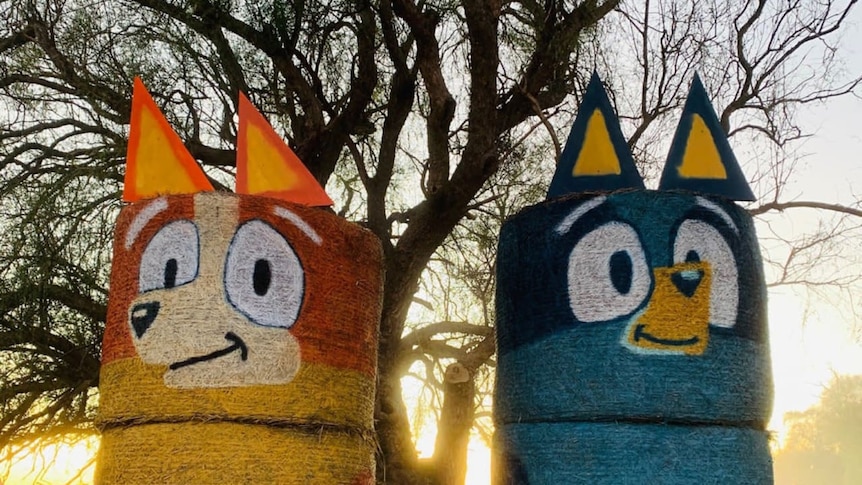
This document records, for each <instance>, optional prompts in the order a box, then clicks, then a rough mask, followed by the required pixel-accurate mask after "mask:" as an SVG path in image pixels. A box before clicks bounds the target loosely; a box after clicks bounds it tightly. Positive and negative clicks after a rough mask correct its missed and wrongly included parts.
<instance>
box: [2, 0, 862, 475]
mask: <svg viewBox="0 0 862 485" xmlns="http://www.w3.org/2000/svg"><path fill="white" fill-rule="evenodd" d="M854 3H855V2H854V1H850V2H848V3H846V4H838V3H837V2H833V1H823V2H818V3H817V4H816V5H813V4H809V3H806V2H790V3H785V2H769V1H766V0H761V1H753V0H747V1H728V0H708V1H704V2H696V3H695V2H681V1H674V0H652V1H647V2H622V1H621V0H603V1H602V0H583V1H571V0H546V1H542V2H536V1H532V0H525V1H513V2H499V1H497V0H462V1H445V0H433V1H422V2H415V1H414V0H381V1H376V2H368V1H364V0H331V1H328V2H293V1H286V0H275V1H254V0H245V1H234V2H230V1H225V0H109V1H88V0H23V1H12V2H10V1H9V0H5V1H4V0H0V4H3V5H4V8H3V9H2V11H3V12H4V13H3V14H2V15H3V23H2V25H3V26H2V27H0V53H2V56H0V103H2V106H3V110H2V111H0V123H2V125H0V126H2V129H0V196H2V203H0V207H2V211H3V216H4V221H5V222H4V225H5V227H4V228H5V232H6V237H4V238H3V241H2V243H0V272H2V280H0V362H2V364H3V365H4V366H5V367H7V368H9V369H14V370H11V371H10V372H9V373H7V374H5V375H4V377H3V378H2V382H0V397H2V400H0V402H2V403H3V404H2V405H0V447H3V446H5V445H10V444H15V443H20V442H23V441H27V440H30V439H32V438H35V437H42V436H46V435H51V434H58V433H65V432H67V431H69V430H82V429H83V430H86V429H88V426H89V424H90V422H91V420H92V416H93V413H94V406H95V405H96V402H95V395H96V391H95V388H96V386H97V385H98V367H99V366H98V356H99V350H98V347H99V344H98V343H99V340H100V331H101V328H102V325H103V321H104V314H105V301H106V295H107V288H106V281H107V278H106V271H107V268H108V266H109V264H108V260H109V254H108V249H107V248H108V241H109V238H110V232H111V229H110V228H111V221H112V218H113V216H114V215H115V213H116V210H117V208H118V204H119V202H118V199H119V196H118V193H119V190H120V183H121V180H122V166H123V161H124V160H123V156H124V150H125V136H126V130H127V123H128V116H129V108H130V102H129V100H130V87H131V79H132V77H133V76H135V75H139V76H141V77H142V78H143V79H144V80H145V82H146V83H147V85H148V87H149V88H150V90H151V92H152V93H153V94H154V96H155V98H156V100H157V101H158V102H159V103H160V105H161V106H162V109H163V111H164V112H165V113H166V114H167V116H168V117H169V120H170V121H171V124H172V125H173V126H174V127H175V129H177V131H178V132H179V133H180V135H181V137H182V139H183V140H185V142H186V145H187V147H188V148H189V150H190V151H191V153H192V154H193V155H194V156H195V157H196V158H197V159H198V160H199V161H200V162H201V163H202V165H204V167H205V168H206V169H207V171H208V173H209V175H210V176H211V177H212V178H213V180H214V182H215V184H216V186H217V187H218V188H225V187H227V186H230V185H231V184H230V179H231V178H232V174H233V166H234V154H233V145H234V140H235V136H236V128H235V126H234V123H233V116H234V115H235V113H236V99H237V93H238V91H243V92H246V93H247V94H248V95H249V96H250V97H251V99H252V100H253V102H254V103H255V104H256V105H257V106H258V107H259V108H261V109H262V110H263V112H264V113H265V114H266V115H267V117H268V118H269V119H270V120H271V121H272V122H273V123H274V124H275V125H276V126H277V128H278V129H280V130H281V131H282V132H283V133H284V134H285V137H286V138H287V139H288V140H289V142H290V143H291V145H292V146H293V147H294V149H295V151H296V152H297V154H298V155H299V156H300V158H301V159H302V160H304V161H305V163H306V164H307V165H308V167H309V169H310V170H311V171H312V173H313V174H314V175H315V177H316V178H317V179H318V180H319V181H321V182H323V183H327V184H328V187H329V191H330V192H331V193H333V194H334V195H335V196H336V197H337V198H338V206H337V207H336V209H337V211H338V213H339V214H340V215H342V216H345V217H348V218H350V219H354V220H357V221H359V222H361V223H362V224H364V225H366V226H367V227H368V228H369V229H370V230H371V231H373V232H374V233H375V234H376V235H377V236H378V237H379V238H380V240H381V241H382V243H383V247H384V255H385V269H386V274H387V278H386V285H385V292H384V302H383V316H382V319H381V322H380V329H381V332H380V348H379V387H378V395H377V406H376V423H377V437H378V440H379V443H380V450H381V455H380V457H379V466H378V473H379V479H380V480H381V481H387V482H389V483H399V484H410V483H424V482H431V483H434V482H438V483H457V482H459V481H462V480H463V478H461V477H463V470H462V465H463V463H464V460H463V456H464V453H465V452H466V439H465V436H466V434H468V433H469V432H470V428H471V426H472V424H473V422H474V418H475V417H476V415H477V413H476V407H477V406H479V403H478V402H477V399H476V397H475V396H477V395H478V396H481V395H483V394H487V390H488V387H487V382H488V375H489V369H488V367H489V365H493V353H494V340H493V339H494V335H493V308H492V306H493V305H492V299H491V298H492V297H491V295H493V271H492V270H493V260H494V248H495V243H494V237H495V235H496V231H497V230H498V228H499V224H500V222H501V221H502V220H503V219H504V218H505V217H506V216H508V215H511V214H513V213H514V212H516V211H517V210H518V209H519V208H520V207H522V206H523V205H526V204H529V203H532V202H535V201H537V200H539V199H540V198H541V194H542V190H543V187H546V186H547V180H548V179H549V177H550V175H551V173H552V172H553V160H554V157H553V155H552V153H553V152H554V150H555V151H556V153H559V151H560V148H561V147H560V141H559V140H560V138H561V137H564V136H565V133H567V123H569V122H570V120H571V118H572V108H573V106H574V105H575V103H576V102H577V100H578V98H579V95H580V93H582V91H583V88H584V87H585V85H586V80H587V79H588V77H589V74H590V72H591V71H592V70H593V69H598V70H599V71H600V72H601V73H602V75H603V77H604V78H605V80H606V82H607V84H608V87H609V89H610V90H611V91H612V93H615V94H614V96H613V97H614V101H615V104H616V107H617V110H618V111H619V112H620V115H621V118H622V119H623V122H624V129H625V130H626V132H627V133H628V134H629V137H630V138H629V143H630V145H631V146H632V148H633V150H634V152H635V154H636V158H637V159H638V161H639V163H640V164H641V169H642V171H643V172H644V173H645V174H647V176H655V174H656V173H657V166H658V162H659V160H661V159H663V156H664V153H666V148H667V144H668V141H669V136H668V135H669V133H670V131H671V130H672V128H673V126H674V124H675V116H676V114H677V112H678V111H679V109H680V108H681V105H682V101H683V99H684V96H685V91H686V87H687V85H688V83H689V81H690V80H691V78H692V76H693V74H694V72H695V71H696V70H697V71H699V72H700V74H701V77H702V78H703V79H704V80H705V83H706V85H707V87H708V88H709V89H710V90H711V92H712V94H713V95H714V97H715V102H716V106H718V107H719V108H720V113H719V114H720V118H721V120H722V123H723V124H724V127H725V129H727V130H728V131H729V133H730V134H731V135H732V136H734V139H736V140H740V141H750V140H755V141H756V142H757V143H758V145H757V146H758V147H767V149H765V150H759V151H758V152H757V153H755V154H749V155H750V159H749V160H748V162H749V163H748V165H749V166H751V167H754V166H755V165H756V166H757V169H756V170H755V169H752V170H750V172H751V173H754V174H755V175H754V179H755V182H756V188H757V191H758V193H759V195H760V198H761V200H762V201H764V202H763V204H762V205H759V206H755V207H752V209H751V210H752V211H753V212H754V213H755V214H763V213H766V212H769V211H777V210H783V209H789V208H795V207H815V208H820V209H823V210H829V211H836V212H838V213H841V214H847V215H849V216H851V217H859V216H860V215H862V213H860V212H859V211H858V210H857V209H854V208H852V207H844V206H839V205H826V204H818V203H811V202H801V201H787V200H785V199H784V198H783V195H784V194H783V193H782V191H781V188H782V184H783V181H785V180H786V178H787V177H789V174H790V173H791V171H792V168H793V163H792V160H786V159H785V156H786V154H787V153H788V152H787V151H785V150H787V148H788V147H789V146H791V145H792V142H793V141H794V140H796V139H798V138H800V137H802V136H803V135H804V133H803V132H802V130H801V129H800V128H799V126H798V124H797V123H796V120H795V118H794V110H795V109H796V108H798V107H799V106H802V105H804V104H806V103H812V102H817V101H820V100H825V99H829V98H832V97H836V96H841V95H845V94H848V93H853V92H855V91H856V90H857V88H858V85H859V82H860V80H862V78H860V74H859V73H843V72H841V71H840V70H839V69H837V68H836V66H838V65H840V57H839V52H838V51H837V50H836V49H835V48H834V46H835V44H834V42H835V34H836V33H837V32H839V31H840V29H841V27H842V26H843V25H844V24H845V23H846V20H847V16H848V15H849V14H850V11H851V9H852V7H853V4H854ZM693 5H696V6H693ZM810 56H819V59H820V65H821V66H822V67H821V70H820V71H818V72H817V73H811V72H809V71H808V69H809V68H808V67H807V64H806V58H807V57H810ZM815 74H816V75H815ZM551 147H553V149H552V148H551ZM762 153H768V154H770V156H771V158H766V157H764V156H763V155H762ZM827 229H828V230H831V231H833V232H835V231H839V232H840V231H846V230H847V228H846V226H842V225H840V224H839V225H833V226H831V227H829V228H827ZM791 243H793V246H791V247H793V248H796V247H797V246H798V248H799V250H798V254H802V255H804V254H810V252H811V251H814V250H817V248H822V247H823V246H822V245H819V244H808V245H806V242H805V241H791ZM812 248H813V249H812ZM795 254H796V253H795ZM788 261H789V259H788ZM790 262H791V263H792V262H793V261H790ZM777 264H779V265H782V266H783V265H784V263H782V262H778V263H777ZM793 267H795V266H793ZM780 281H783V280H780ZM841 283H842V284H846V283H847V282H846V281H842V282H841ZM459 300H462V301H459ZM472 302H478V303H477V305H478V306H472V305H471V303H472ZM423 308H425V310H423ZM474 308H481V311H474V310H473V309H474ZM417 362H419V363H424V364H425V369H426V371H427V372H425V373H424V375H422V377H423V379H426V380H427V381H428V383H429V386H431V387H430V388H431V389H434V392H435V393H441V395H442V396H443V397H442V398H440V399H438V402H440V403H442V408H443V409H442V411H441V413H440V422H439V424H438V426H439V428H440V430H441V432H440V435H439V437H438V446H437V448H436V452H435V456H434V457H433V458H432V459H431V460H429V462H428V463H425V464H420V463H419V462H418V460H417V459H416V453H415V448H414V444H413V442H412V439H411V433H410V429H411V428H410V426H409V422H408V413H407V409H406V407H405V405H404V401H403V398H402V385H401V379H402V377H403V376H404V375H406V374H407V373H408V372H410V371H411V369H413V370H414V371H415V370H416V369H417V367H416V364H417ZM477 383H478V387H477ZM483 383H485V384H483ZM435 384H436V385H435ZM478 414H483V412H482V410H480V412H479V413H478ZM459 457H461V458H459ZM452 464H455V465H452Z"/></svg>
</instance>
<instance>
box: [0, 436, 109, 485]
mask: <svg viewBox="0 0 862 485" xmlns="http://www.w3.org/2000/svg"><path fill="white" fill-rule="evenodd" d="M98 448H99V439H98V437H95V436H89V437H86V438H78V439H71V438H70V439H67V440H65V441H64V442H62V443H56V444H55V443H52V444H31V445H28V446H27V448H25V449H22V450H20V451H19V452H17V453H14V456H10V455H9V453H10V451H9V450H4V451H3V454H2V455H0V483H2V484H5V485H25V484H33V485H84V484H89V483H93V471H94V468H95V460H96V459H95V456H96V451H97V450H98Z"/></svg>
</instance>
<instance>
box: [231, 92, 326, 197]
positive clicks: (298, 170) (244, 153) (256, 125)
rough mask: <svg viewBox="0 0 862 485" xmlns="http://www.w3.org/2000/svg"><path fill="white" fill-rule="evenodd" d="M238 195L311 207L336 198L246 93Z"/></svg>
mask: <svg viewBox="0 0 862 485" xmlns="http://www.w3.org/2000/svg"><path fill="white" fill-rule="evenodd" d="M249 160H253V162H252V163H249ZM236 193H238V194H256V195H264V196H267V197H275V198H279V199H283V200H286V201H289V202H296V203H299V204H305V205H309V206H331V205H332V199H330V198H329V196H328V195H326V192H325V191H324V190H323V188H322V187H321V186H320V184H319V183H318V182H317V180H316V179H315V178H314V176H313V175H311V172H309V171H308V169H307V168H306V167H305V164H303V163H302V161H301V160H300V159H299V157H297V156H296V153H294V152H293V150H291V149H290V147H289V146H287V144H286V143H284V141H283V140H282V139H281V137H280V136H278V134H276V133H275V131H274V130H273V129H272V126H271V125H270V124H269V122H268V121H267V120H266V118H264V117H263V115H262V114H260V112H259V111H258V110H257V109H256V108H255V107H254V106H253V105H252V104H251V101H249V100H248V98H246V96H245V95H244V94H242V93H240V96H239V132H238V133H237V148H236Z"/></svg>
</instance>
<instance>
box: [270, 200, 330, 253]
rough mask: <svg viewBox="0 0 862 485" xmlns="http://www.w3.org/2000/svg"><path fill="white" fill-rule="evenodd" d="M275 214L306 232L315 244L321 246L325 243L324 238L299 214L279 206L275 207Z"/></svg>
mask: <svg viewBox="0 0 862 485" xmlns="http://www.w3.org/2000/svg"><path fill="white" fill-rule="evenodd" d="M273 212H275V215H277V216H279V217H281V218H284V219H287V220H288V221H290V222H292V223H293V225H294V226H296V227H297V228H299V230H300V231H302V232H304V233H305V235H306V236H308V237H309V239H311V240H312V241H313V242H314V244H317V245H318V246H320V244H321V243H322V242H323V238H321V237H320V235H319V234H317V231H315V230H314V229H313V228H312V227H311V226H309V225H308V223H307V222H305V221H304V220H302V218H301V217H299V215H298V214H296V213H294V212H293V211H290V210H289V209H285V208H284V207H279V206H275V208H274V209H273Z"/></svg>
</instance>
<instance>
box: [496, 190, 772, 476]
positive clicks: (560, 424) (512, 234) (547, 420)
mask: <svg viewBox="0 0 862 485" xmlns="http://www.w3.org/2000/svg"><path fill="white" fill-rule="evenodd" d="M497 272H498V273H497V277H498V280H497V339H498V342H497V343H498V364H497V381H496V389H495V400H494V402H495V408H494V417H495V420H496V422H497V427H498V428H497V429H498V430H499V433H500V439H499V440H498V443H497V444H498V446H499V447H500V448H501V449H500V450H498V451H499V453H500V454H501V455H506V456H508V455H510V454H514V455H517V456H518V457H519V460H521V461H522V462H523V467H522V469H521V472H520V473H522V476H520V478H518V477H519V475H517V474H514V475H512V477H511V478H510V481H509V482H506V481H505V480H503V479H502V478H499V479H498V482H497V483H534V484H535V483H691V482H692V481H699V480H701V479H704V480H705V481H707V482H709V477H726V478H728V480H723V482H724V483H764V482H765V481H769V480H771V468H769V467H768V466H766V467H765V468H764V466H765V465H764V463H768V461H769V453H768V449H767V447H766V443H767V434H766V432H765V426H766V422H767V420H768V419H769V414H770V411H771V407H772V377H771V367H770V359H769V346H768V340H767V336H766V306H765V304H766V297H765V293H766V292H765V284H764V279H763V274H762V264H761V261H760V256H759V249H758V245H757V239H756V235H755V233H754V227H753V223H752V221H751V218H750V217H749V216H748V214H747V213H746V212H745V211H744V210H743V209H741V208H739V207H738V206H736V205H735V204H733V203H732V202H729V201H726V200H723V199H718V198H706V197H702V196H697V195H694V194H689V193H685V192H655V191H644V190H634V191H624V192H615V193H611V194H607V195H589V194H588V195H578V196H572V197H568V198H562V199H557V200H553V201H550V202H545V203H543V204H539V205H537V206H534V207H530V208H527V209H525V210H524V211H522V212H521V213H520V214H518V215H516V216H515V217H513V218H512V219H511V220H509V221H507V222H506V223H505V224H504V226H503V229H502V232H501V236H500V243H499V252H498V261H497ZM710 440H718V441H719V442H720V443H724V444H721V445H719V444H716V445H715V449H714V450H713V449H712V448H710V451H709V453H707V452H706V449H705V448H703V446H706V445H705V444H704V445H700V446H701V447H700V448H698V447H697V446H695V445H696V444H697V443H700V442H703V443H709V442H711V441H710ZM671 442H673V443H680V444H679V446H677V445H672V444H668V443H671ZM688 442H691V443H693V444H692V445H691V446H686V445H684V443H688ZM729 443H734V444H733V445H731V444H729ZM663 447H667V452H666V453H665V454H661V453H660V450H661V449H662V448H663ZM573 450H578V451H577V453H575V452H574V451H573ZM716 453H717V454H716ZM555 454H558V455H559V457H558V458H557V459H558V460H559V461H561V462H565V464H564V465H562V464H561V465H559V466H557V465H553V466H552V464H551V463H550V462H551V461H553V459H552V457H553V456H554V455H555ZM600 455H601V458H600V459H598V458H596V457H597V456H600ZM707 455H710V456H707ZM563 456H565V457H568V458H562V457H563ZM635 457H636V458H635ZM689 461H690V462H691V463H690V464H689V465H686V466H688V467H689V468H686V467H682V466H676V465H674V466H671V467H670V468H668V469H667V470H668V471H664V470H665V468H667V467H666V466H665V464H667V463H677V462H689ZM719 464H723V465H721V466H724V467H726V468H727V470H725V471H722V472H720V473H719V471H718V469H719V468H720V466H719ZM663 467H664V468H663ZM516 468H517V467H516ZM767 469H768V471H764V470H767ZM674 470H677V471H678V472H679V473H678V474H676V472H675V471H674ZM697 470H701V472H702V473H703V475H697V473H701V472H697ZM709 483H717V482H709Z"/></svg>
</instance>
